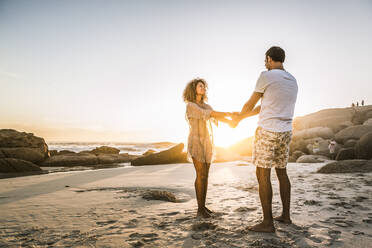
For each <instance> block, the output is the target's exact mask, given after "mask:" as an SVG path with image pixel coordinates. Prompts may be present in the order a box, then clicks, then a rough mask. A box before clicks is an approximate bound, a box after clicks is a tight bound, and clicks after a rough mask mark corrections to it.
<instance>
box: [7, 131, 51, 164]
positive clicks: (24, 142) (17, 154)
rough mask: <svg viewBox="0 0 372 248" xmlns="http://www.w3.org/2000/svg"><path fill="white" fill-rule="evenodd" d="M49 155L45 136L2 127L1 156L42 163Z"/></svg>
mask: <svg viewBox="0 0 372 248" xmlns="http://www.w3.org/2000/svg"><path fill="white" fill-rule="evenodd" d="M48 156H49V155H48V145H47V144H46V143H45V141H44V139H43V138H40V137H36V136H34V134H32V133H26V132H18V131H16V130H14V129H0V158H17V159H21V160H25V161H29V162H32V163H40V162H42V161H43V160H44V159H45V158H47V157H48Z"/></svg>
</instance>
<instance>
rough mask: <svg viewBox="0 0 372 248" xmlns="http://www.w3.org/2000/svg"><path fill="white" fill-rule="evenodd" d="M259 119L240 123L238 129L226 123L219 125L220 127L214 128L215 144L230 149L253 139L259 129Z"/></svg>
mask: <svg viewBox="0 0 372 248" xmlns="http://www.w3.org/2000/svg"><path fill="white" fill-rule="evenodd" d="M257 120H258V118H257V117H256V116H255V117H250V118H248V119H245V120H243V121H242V122H240V123H239V125H238V126H237V127H236V128H230V127H229V126H228V125H226V124H224V123H219V125H218V127H214V129H213V133H214V143H215V145H216V146H220V147H229V146H231V145H233V144H235V143H237V142H239V141H241V140H243V139H246V138H248V137H251V136H253V135H254V132H255V130H256V127H257Z"/></svg>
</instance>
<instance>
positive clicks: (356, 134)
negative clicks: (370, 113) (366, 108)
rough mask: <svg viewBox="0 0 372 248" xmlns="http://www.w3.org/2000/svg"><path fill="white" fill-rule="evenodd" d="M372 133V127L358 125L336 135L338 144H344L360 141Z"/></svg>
mask: <svg viewBox="0 0 372 248" xmlns="http://www.w3.org/2000/svg"><path fill="white" fill-rule="evenodd" d="M369 132H372V126H369V125H356V126H351V127H347V128H345V129H343V130H341V131H340V132H338V133H337V134H336V135H335V139H336V141H337V142H339V143H342V144H344V143H345V141H347V140H349V139H355V140H359V139H360V138H361V137H362V136H363V135H365V134H367V133H369Z"/></svg>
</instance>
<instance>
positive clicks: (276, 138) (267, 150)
mask: <svg viewBox="0 0 372 248" xmlns="http://www.w3.org/2000/svg"><path fill="white" fill-rule="evenodd" d="M291 138H292V131H288V132H271V131H267V130H264V129H262V128H261V127H258V128H257V129H256V134H255V139H254V146H253V164H254V165H256V166H258V167H262V168H282V169H284V168H286V166H287V162H288V157H289V143H290V142H291Z"/></svg>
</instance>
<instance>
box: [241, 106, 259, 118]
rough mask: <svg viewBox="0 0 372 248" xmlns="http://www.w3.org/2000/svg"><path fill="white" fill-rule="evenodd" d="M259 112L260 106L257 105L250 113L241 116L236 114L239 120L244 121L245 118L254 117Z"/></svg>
mask: <svg viewBox="0 0 372 248" xmlns="http://www.w3.org/2000/svg"><path fill="white" fill-rule="evenodd" d="M260 111H261V105H258V106H257V107H255V108H254V109H253V110H252V111H251V112H247V113H245V114H244V115H241V114H240V113H238V114H239V117H240V119H241V120H243V119H245V118H247V117H249V116H254V115H257V114H259V113H260Z"/></svg>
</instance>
